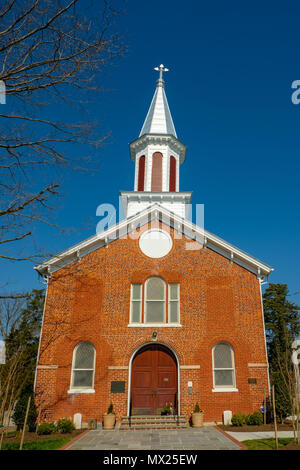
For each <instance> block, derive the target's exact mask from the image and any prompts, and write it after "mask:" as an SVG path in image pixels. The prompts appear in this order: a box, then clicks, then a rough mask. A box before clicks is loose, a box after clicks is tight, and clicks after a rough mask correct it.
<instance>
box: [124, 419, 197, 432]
mask: <svg viewBox="0 0 300 470" xmlns="http://www.w3.org/2000/svg"><path fill="white" fill-rule="evenodd" d="M187 427H188V426H187V422H186V419H185V417H184V416H174V415H169V416H159V415H154V416H152V415H143V416H142V415H135V416H122V420H121V424H120V430H127V429H179V428H181V429H183V428H187Z"/></svg>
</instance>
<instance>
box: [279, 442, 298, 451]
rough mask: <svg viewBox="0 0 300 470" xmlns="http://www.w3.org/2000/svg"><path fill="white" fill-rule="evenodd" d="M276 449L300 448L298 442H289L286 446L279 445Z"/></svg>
mask: <svg viewBox="0 0 300 470" xmlns="http://www.w3.org/2000/svg"><path fill="white" fill-rule="evenodd" d="M278 450H300V444H296V442H291V443H290V444H287V445H286V446H283V447H280V448H279V449H278Z"/></svg>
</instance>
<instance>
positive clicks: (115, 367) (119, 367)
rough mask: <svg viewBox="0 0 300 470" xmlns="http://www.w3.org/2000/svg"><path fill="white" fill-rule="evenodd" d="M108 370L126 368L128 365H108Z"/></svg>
mask: <svg viewBox="0 0 300 470" xmlns="http://www.w3.org/2000/svg"><path fill="white" fill-rule="evenodd" d="M108 369H109V370H128V366H108Z"/></svg>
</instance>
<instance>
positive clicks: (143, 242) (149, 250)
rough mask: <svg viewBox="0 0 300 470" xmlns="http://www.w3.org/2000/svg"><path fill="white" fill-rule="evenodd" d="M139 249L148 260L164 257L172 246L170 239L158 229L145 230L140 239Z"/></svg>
mask: <svg viewBox="0 0 300 470" xmlns="http://www.w3.org/2000/svg"><path fill="white" fill-rule="evenodd" d="M139 244H140V249H141V250H142V252H143V253H144V254H145V255H146V256H149V257H150V258H162V257H163V256H166V255H167V254H168V253H169V251H170V250H171V248H172V246H173V240H172V237H171V236H170V235H169V234H168V233H167V232H165V231H164V230H160V229H159V228H154V229H151V230H147V232H144V233H143V234H142V235H141V237H140V241H139Z"/></svg>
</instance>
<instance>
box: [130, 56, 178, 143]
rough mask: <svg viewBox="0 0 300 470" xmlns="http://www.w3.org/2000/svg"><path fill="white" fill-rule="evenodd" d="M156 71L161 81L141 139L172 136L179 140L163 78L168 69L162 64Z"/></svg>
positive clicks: (157, 83)
mask: <svg viewBox="0 0 300 470" xmlns="http://www.w3.org/2000/svg"><path fill="white" fill-rule="evenodd" d="M154 70H156V71H158V72H159V79H158V80H157V82H156V90H155V93H154V96H153V98H152V102H151V105H150V108H149V111H148V114H147V116H146V119H145V122H144V124H143V127H142V130H141V132H140V135H139V137H141V136H142V135H144V134H171V135H173V136H174V137H176V138H177V134H176V131H175V127H174V123H173V119H172V116H171V113H170V109H169V105H168V100H167V97H166V93H165V82H164V80H163V78H162V74H163V72H168V69H166V68H165V67H164V65H163V64H161V65H160V66H159V67H155V69H154Z"/></svg>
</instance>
